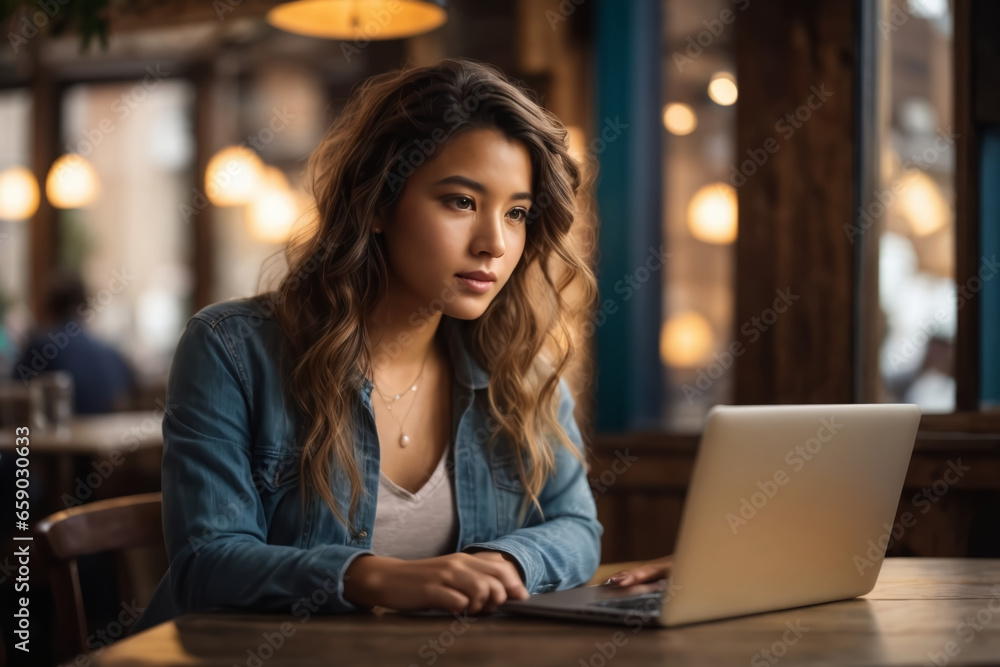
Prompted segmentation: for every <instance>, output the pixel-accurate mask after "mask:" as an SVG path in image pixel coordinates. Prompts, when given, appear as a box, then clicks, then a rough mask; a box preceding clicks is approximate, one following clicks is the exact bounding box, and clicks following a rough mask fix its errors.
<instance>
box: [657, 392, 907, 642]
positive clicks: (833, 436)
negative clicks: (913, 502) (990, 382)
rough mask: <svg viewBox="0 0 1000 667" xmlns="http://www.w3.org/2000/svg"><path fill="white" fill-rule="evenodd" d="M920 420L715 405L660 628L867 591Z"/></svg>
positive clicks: (894, 409)
mask: <svg viewBox="0 0 1000 667" xmlns="http://www.w3.org/2000/svg"><path fill="white" fill-rule="evenodd" d="M919 421H920V409H919V408H918V407H917V406H916V405H908V404H905V405H904V404H887V405H783V406H716V407H714V408H712V410H711V411H710V412H709V415H708V419H707V422H706V425H705V430H704V432H703V434H702V437H701V444H700V445H699V450H698V457H697V460H696V462H695V466H694V470H693V473H692V478H691V483H690V485H689V487H688V495H687V499H686V501H685V504H684V510H683V514H682V518H681V524H680V530H679V532H678V537H677V545H676V549H675V550H674V566H673V570H672V572H671V581H672V584H673V586H672V594H671V598H670V600H669V601H668V602H667V603H666V604H665V605H664V606H663V611H662V614H661V616H660V618H659V621H660V623H661V624H662V625H677V624H680V623H692V622H697V621H706V620H712V619H719V618H726V617H731V616H739V615H743V614H750V613H757V612H762V611H771V610H777V609H785V608H789V607H796V606H801V605H807V604H815V603H820V602H829V601H832V600H839V599H845V598H851V597H855V596H858V595H864V594H865V593H867V592H869V591H870V590H871V589H872V588H873V587H874V586H875V581H876V579H877V578H878V573H879V570H880V568H881V565H882V557H883V556H884V553H885V547H886V545H887V543H888V535H889V533H890V532H891V530H892V522H893V519H894V518H895V512H896V507H897V505H898V503H899V498H900V494H901V492H902V488H903V480H904V477H905V475H906V470H907V468H908V466H909V461H910V456H911V454H912V452H913V444H914V440H915V438H916V433H917V427H918V424H919ZM873 545H874V548H873Z"/></svg>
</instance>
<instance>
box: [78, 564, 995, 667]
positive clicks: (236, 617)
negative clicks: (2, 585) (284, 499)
mask: <svg viewBox="0 0 1000 667" xmlns="http://www.w3.org/2000/svg"><path fill="white" fill-rule="evenodd" d="M620 567H621V565H620V564H619V565H606V566H602V568H601V570H600V571H599V572H598V574H597V576H595V578H594V579H595V581H596V580H601V579H603V578H606V577H607V576H608V574H610V573H611V572H613V571H615V570H617V569H619V568H620ZM977 617H978V620H977ZM964 619H969V620H970V621H971V622H972V623H974V625H969V624H963V623H965V621H964ZM790 628H792V629H795V630H797V633H796V632H794V631H792V630H790ZM635 630H636V631H633V628H631V627H623V626H619V627H614V626H610V625H608V626H604V625H596V624H585V623H572V622H565V621H557V620H545V619H530V618H525V617H517V616H508V615H506V614H495V615H493V616H486V617H480V618H474V617H472V618H466V619H462V618H456V617H452V616H448V617H441V616H439V617H419V616H406V615H402V614H396V613H382V614H377V613H360V614H350V615H340V616H330V615H313V616H311V617H310V618H308V619H304V617H303V616H301V615H299V616H294V615H270V614H266V615H265V614H245V613H219V612H198V613H192V614H187V615H185V616H181V617H179V618H177V619H174V620H173V621H171V622H168V623H163V624H161V625H158V626H156V627H154V628H150V629H149V630H146V631H145V632H141V633H139V634H138V635H135V636H134V637H129V638H127V639H124V640H122V641H119V642H117V643H115V644H113V645H111V646H110V647H108V648H107V649H105V650H104V651H103V652H102V653H100V654H99V655H92V656H90V657H91V659H92V660H93V662H91V663H89V664H96V665H104V666H107V667H111V666H114V667H118V666H123V665H225V666H226V667H231V666H232V665H248V666H249V667H261V665H266V666H267V667H275V666H277V665H324V666H326V665H334V664H336V665H365V666H371V667H378V666H381V665H386V666H389V665H391V666H392V667H413V666H414V665H417V666H423V665H432V664H433V665H437V666H441V665H462V666H468V665H472V666H475V667H490V666H493V665H516V666H517V667H529V666H530V665H566V666H567V667H578V666H584V667H585V666H587V665H590V666H592V667H602V666H604V665H615V666H616V667H625V666H627V665H652V664H670V665H726V664H734V665H735V664H739V665H746V664H750V665H752V666H753V665H761V666H763V665H772V664H777V663H778V662H781V663H782V664H787V665H819V664H824V665H860V664H864V665H924V664H934V663H933V662H932V661H931V658H930V657H929V656H934V657H935V659H936V660H937V661H938V664H942V665H943V664H948V665H966V664H976V665H1000V559H994V560H972V559H917V558H890V559H887V560H886V561H885V565H884V566H883V568H882V572H881V576H880V577H879V581H878V585H877V586H876V587H875V590H873V591H872V592H871V593H869V594H868V595H866V596H864V597H862V598H856V599H854V600H847V601H843V602H834V603H830V604H824V605H814V606H811V607H802V608H798V609H789V610H786V611H781V612H772V613H767V614H758V615H755V616H747V617H743V618H737V619H732V620H727V621H717V622H712V623H701V624H697V625H691V626H683V627H679V628H673V629H664V628H659V627H646V628H641V629H635ZM268 638H270V642H269V641H268ZM275 646H276V647H275ZM765 652H767V653H765ZM948 652H951V653H952V654H953V655H951V656H949V655H948Z"/></svg>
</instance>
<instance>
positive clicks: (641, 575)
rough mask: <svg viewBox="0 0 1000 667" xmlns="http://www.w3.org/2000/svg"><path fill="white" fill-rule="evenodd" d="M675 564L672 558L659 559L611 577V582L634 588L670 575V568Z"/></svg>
mask: <svg viewBox="0 0 1000 667" xmlns="http://www.w3.org/2000/svg"><path fill="white" fill-rule="evenodd" d="M673 563H674V559H673V557H672V556H666V557H665V558H659V559H657V560H653V561H649V562H648V563H643V564H642V565H640V566H638V567H633V568H630V569H628V570H622V571H621V572H616V573H615V574H613V575H611V578H610V579H609V581H610V582H611V583H613V584H618V585H619V586H632V585H633V584H641V583H644V582H647V581H656V580H657V579H663V578H664V577H667V576H669V575H670V568H671V566H672V565H673Z"/></svg>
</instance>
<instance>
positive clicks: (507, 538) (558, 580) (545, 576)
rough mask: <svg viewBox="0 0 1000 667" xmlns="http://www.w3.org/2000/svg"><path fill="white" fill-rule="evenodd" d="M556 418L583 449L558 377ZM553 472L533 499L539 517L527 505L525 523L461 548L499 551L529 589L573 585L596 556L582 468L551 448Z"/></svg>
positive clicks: (598, 529)
mask: <svg viewBox="0 0 1000 667" xmlns="http://www.w3.org/2000/svg"><path fill="white" fill-rule="evenodd" d="M559 387H560V392H561V396H560V403H559V423H560V424H562V426H563V428H564V429H566V433H567V435H568V436H569V438H570V440H571V441H572V442H573V444H575V445H576V447H577V449H579V450H580V451H581V452H583V451H584V446H583V439H582V437H581V435H580V429H579V427H578V426H577V423H576V419H575V418H574V417H573V409H574V407H575V401H574V400H573V397H572V394H571V393H570V390H569V386H568V385H567V384H566V382H565V380H563V379H560V380H559ZM555 461H556V471H555V474H554V475H553V476H552V477H551V478H550V479H549V481H548V482H547V483H546V485H545V486H544V487H543V488H542V492H541V494H540V495H539V499H538V500H539V504H540V505H541V506H542V510H543V513H544V519H543V518H542V517H541V516H539V514H538V510H537V509H536V508H532V509H531V511H530V512H529V515H528V518H527V520H526V521H525V525H524V526H522V527H521V528H518V529H517V530H515V531H513V532H512V533H509V534H507V535H503V536H501V537H499V538H497V539H495V540H490V541H488V542H476V543H474V544H469V545H467V546H466V547H465V548H463V551H467V552H474V551H482V550H491V551H500V552H503V553H506V554H508V555H510V556H512V557H514V559H516V561H517V564H518V565H519V566H520V570H521V573H522V575H523V577H524V583H525V587H526V588H527V589H528V592H529V593H545V592H548V591H553V590H563V589H566V588H573V587H575V586H580V585H582V584H585V583H587V582H588V581H590V579H591V577H593V576H594V573H595V572H596V571H597V566H598V565H599V564H600V561H601V535H602V533H603V532H604V528H603V527H602V526H601V524H600V522H598V520H597V506H596V504H595V503H594V496H593V493H592V492H591V490H590V484H589V483H588V481H587V475H586V471H585V470H584V468H583V466H582V465H581V464H580V462H579V461H578V460H577V459H576V457H575V456H573V455H572V453H570V452H569V451H567V450H566V448H565V447H563V446H561V445H556V447H555Z"/></svg>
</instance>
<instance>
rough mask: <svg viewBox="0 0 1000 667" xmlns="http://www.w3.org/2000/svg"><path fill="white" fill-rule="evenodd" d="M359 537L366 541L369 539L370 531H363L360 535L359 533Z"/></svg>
mask: <svg viewBox="0 0 1000 667" xmlns="http://www.w3.org/2000/svg"><path fill="white" fill-rule="evenodd" d="M358 537H359V538H360V539H362V540H363V539H365V538H366V537H368V531H367V530H362V531H361V532H360V533H358Z"/></svg>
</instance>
